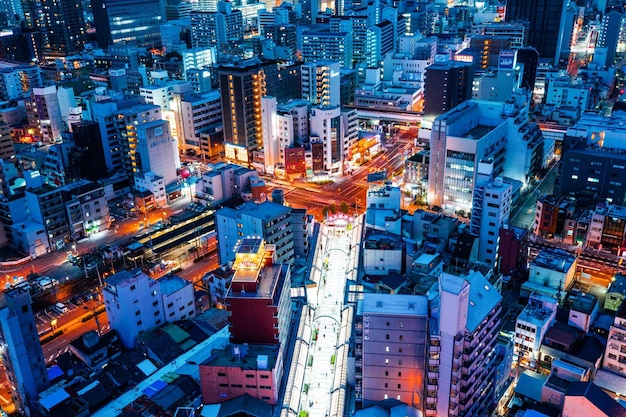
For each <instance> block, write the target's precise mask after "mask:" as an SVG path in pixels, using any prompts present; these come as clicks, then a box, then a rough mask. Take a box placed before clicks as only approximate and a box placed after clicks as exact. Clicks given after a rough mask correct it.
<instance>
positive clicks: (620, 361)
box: [602, 302, 626, 377]
mask: <svg viewBox="0 0 626 417" xmlns="http://www.w3.org/2000/svg"><path fill="white" fill-rule="evenodd" d="M625 351H626V302H624V303H622V305H621V306H620V308H619V310H617V314H616V315H615V319H614V320H613V324H612V325H611V327H610V329H609V339H608V340H607V343H606V350H605V351H604V364H603V365H602V367H603V368H606V369H608V370H610V371H612V372H615V373H616V374H619V375H621V376H622V377H626V353H624V352H625Z"/></svg>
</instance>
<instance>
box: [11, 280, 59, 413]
mask: <svg viewBox="0 0 626 417" xmlns="http://www.w3.org/2000/svg"><path fill="white" fill-rule="evenodd" d="M0 344H1V346H2V349H1V350H0V358H2V364H3V365H4V368H5V369H6V373H7V376H8V378H7V380H8V383H9V386H10V387H11V388H12V390H11V392H12V393H13V401H14V402H15V405H16V409H17V410H21V411H24V412H26V413H27V414H28V415H30V412H31V411H32V410H33V406H34V405H35V402H36V401H37V394H39V393H40V392H42V391H43V390H44V389H46V388H48V385H49V384H50V381H49V380H48V370H47V369H46V363H45V361H44V357H43V352H42V350H41V343H40V342H39V334H38V332H37V325H36V323H35V316H34V314H33V310H32V306H31V298H30V293H29V292H28V291H27V290H25V289H23V288H16V289H14V290H10V291H6V292H5V293H4V294H2V300H1V301H0Z"/></svg>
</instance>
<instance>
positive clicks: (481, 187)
mask: <svg viewBox="0 0 626 417" xmlns="http://www.w3.org/2000/svg"><path fill="white" fill-rule="evenodd" d="M518 187H520V188H521V184H519V183H518ZM518 187H514V185H513V184H511V181H510V180H508V179H503V178H502V177H497V178H493V177H491V176H489V175H480V174H479V175H477V176H476V185H475V186H474V196H473V199H472V213H471V220H470V233H471V234H472V235H474V236H478V238H479V242H478V260H479V261H481V262H484V263H486V264H487V265H489V266H491V267H492V268H495V267H497V263H498V251H499V239H498V233H499V231H500V228H501V227H502V226H503V225H505V224H508V222H509V216H510V214H511V206H512V198H513V190H514V188H518Z"/></svg>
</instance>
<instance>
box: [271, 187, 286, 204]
mask: <svg viewBox="0 0 626 417" xmlns="http://www.w3.org/2000/svg"><path fill="white" fill-rule="evenodd" d="M272 202H273V203H276V204H280V205H284V204H285V191H284V190H282V189H281V188H275V189H273V190H272Z"/></svg>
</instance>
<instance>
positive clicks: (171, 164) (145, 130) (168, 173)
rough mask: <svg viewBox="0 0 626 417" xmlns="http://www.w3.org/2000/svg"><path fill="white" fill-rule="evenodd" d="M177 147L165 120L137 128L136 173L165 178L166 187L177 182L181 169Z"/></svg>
mask: <svg viewBox="0 0 626 417" xmlns="http://www.w3.org/2000/svg"><path fill="white" fill-rule="evenodd" d="M176 145H177V144H176V141H175V139H173V138H172V136H171V135H170V131H169V129H168V122H167V121H165V120H156V121H154V122H151V123H146V124H143V125H139V126H137V148H136V150H135V166H136V172H137V173H144V172H153V173H154V174H156V175H158V176H160V177H162V178H163V183H164V184H165V185H166V186H167V185H169V184H172V183H174V182H176V180H177V178H178V174H177V172H176V170H177V169H178V168H180V157H179V154H178V147H177V146H176ZM137 156H139V158H137Z"/></svg>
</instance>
